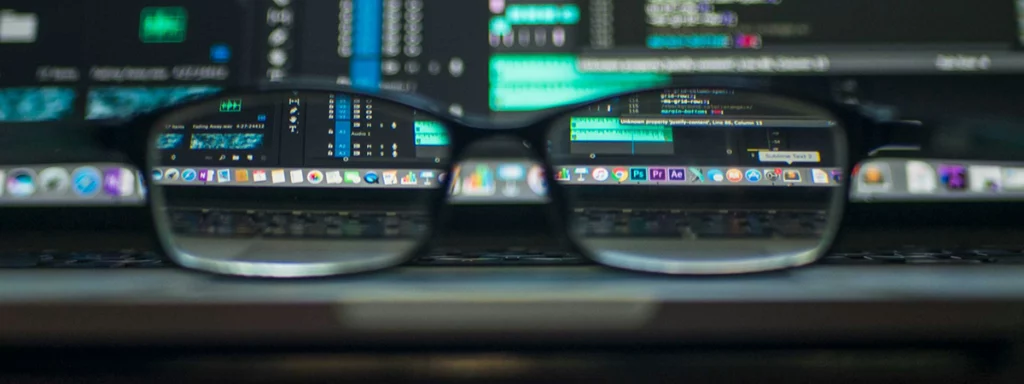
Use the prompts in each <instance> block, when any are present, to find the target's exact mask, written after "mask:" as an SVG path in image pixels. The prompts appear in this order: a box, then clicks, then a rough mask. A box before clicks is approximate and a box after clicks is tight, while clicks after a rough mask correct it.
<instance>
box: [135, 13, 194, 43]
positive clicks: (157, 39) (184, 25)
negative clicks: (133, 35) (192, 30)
mask: <svg viewBox="0 0 1024 384" xmlns="http://www.w3.org/2000/svg"><path fill="white" fill-rule="evenodd" d="M187 30H188V11H186V10H185V8H184V7H146V8H143V9H142V14H141V15H140V18H139V39H140V40H142V42H143V43H147V44H161V43H163V44H166V43H181V42H184V41H185V32H186V31H187Z"/></svg>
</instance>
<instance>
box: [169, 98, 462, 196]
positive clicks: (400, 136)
mask: <svg viewBox="0 0 1024 384" xmlns="http://www.w3.org/2000/svg"><path fill="white" fill-rule="evenodd" d="M195 108H196V109H199V110H198V111H195V112H194V114H192V116H194V117H191V118H189V119H187V120H182V121H176V120H174V121H167V122H165V123H164V132H163V133H162V134H161V135H160V136H159V138H158V143H159V144H158V145H159V147H160V150H161V160H160V165H161V166H160V167H157V169H155V170H153V172H154V179H156V180H157V181H158V182H161V183H165V184H172V185H187V186H200V185H211V186H253V187H255V186H279V187H296V186H305V187H315V186H320V187H369V188H373V187H390V188H410V187H436V186H438V185H439V184H440V177H441V176H442V175H441V174H440V169H439V168H440V167H441V165H440V164H441V162H442V161H443V160H445V158H446V157H447V154H448V147H447V146H448V136H447V134H446V132H445V130H444V127H443V126H442V125H441V124H440V123H439V122H437V121H436V120H433V119H431V118H430V117H429V116H425V115H423V114H421V113H418V112H417V111H416V110H415V109H412V108H408V107H404V106H400V105H397V104H394V103H391V102H388V101H384V100H377V99H375V98H371V97H357V96H353V95H350V94H344V93H330V92H283V93H273V94H263V95H259V96H251V97H239V98H224V99H223V100H220V101H219V102H214V103H210V104H206V105H201V106H197V107H195Z"/></svg>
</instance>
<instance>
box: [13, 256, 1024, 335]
mask: <svg viewBox="0 0 1024 384" xmlns="http://www.w3.org/2000/svg"><path fill="white" fill-rule="evenodd" d="M1022 277H1024V267H1005V266H1003V267H1000V266H978V267H940V266H936V267H930V266H903V267H892V266H878V267H875V266H866V267H858V266H814V267H809V268H804V269H800V270H793V271H786V272H776V273H769V274H759V275H748V276H732V277H701V278H688V277H660V276H652V275H644V274H637V273H630V272H621V271H614V270H610V269H606V268H602V267H559V268H550V267H549V268H528V267H522V268H516V267H502V268H486V267H484V268H481V267H477V268H423V267H420V268H416V267H408V268H401V269H395V270H391V271H387V272H381V273H373V274H365V275H360V276H350V277H345V278H332V279H317V280H303V281H267V280H247V279H238V278H227V277H219V276H212V275H206V274H200V273H195V272H189V271H183V270H175V269H167V270H7V271H0V288H2V289H0V324H3V326H2V327H0V344H7V343H15V344H17V343H27V342H48V341H53V342H57V341H59V342H61V343H76V342H82V343H115V344H116V343H130V342H138V341H139V340H142V339H146V340H152V341H154V342H160V343H172V344H174V343H200V344H201V343H242V344H245V343H252V342H284V343H314V344H336V343H342V344H346V345H360V344H373V345H381V343H410V342H412V343H438V342H443V343H446V344H450V343H470V344H472V343H478V342H492V343H493V342H496V341H505V342H512V343H558V342H560V341H564V342H570V343H579V342H597V343H606V342H615V341H622V342H624V341H626V340H632V341H634V342H636V341H649V342H655V343H659V342H666V341H672V342H680V341H694V342H702V341H704V342H711V341H714V342H720V341H730V340H731V341H736V342H741V341H742V342H750V341H759V342H761V341H763V342H772V341H784V340H789V341H792V340H795V339H799V340H819V341H820V340H826V339H828V340H837V341H840V340H847V341H857V340H860V341H863V340H865V338H874V339H878V338H882V339H908V340H915V339H917V340H920V339H928V340H936V339H942V340H945V339H957V340H963V339H971V340H974V339H978V340H982V339H983V340H993V339H1006V338H1014V339H1016V338H1017V337H1018V334H1019V333H1020V332H1021V331H1024V278H1022ZM1020 336H1024V335H1020Z"/></svg>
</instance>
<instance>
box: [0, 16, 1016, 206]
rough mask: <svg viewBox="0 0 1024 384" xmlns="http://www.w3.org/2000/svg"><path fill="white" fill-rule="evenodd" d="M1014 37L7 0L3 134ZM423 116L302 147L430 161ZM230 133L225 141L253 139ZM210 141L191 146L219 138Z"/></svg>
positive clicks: (846, 67) (658, 74) (989, 63)
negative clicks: (232, 99)
mask: <svg viewBox="0 0 1024 384" xmlns="http://www.w3.org/2000/svg"><path fill="white" fill-rule="evenodd" d="M850 31H857V32H856V33H850ZM1022 44H1024V2H1021V1H1019V0H985V1H981V2H976V3H972V4H971V5H970V6H965V5H964V3H963V2H961V1H953V0H904V1H900V2H898V4H896V3H890V2H878V1H873V0H850V1H843V2H827V3H826V2H820V1H778V0H744V1H735V0H586V1H584V0H576V1H568V0H566V1H558V0H550V1H539V0H486V1H485V0H480V1H476V0H451V1H425V0H325V1H300V0H252V1H208V0H41V1H29V0H14V1H8V2H4V3H3V4H0V57H4V58H12V57H13V58H17V60H0V130H20V131H22V132H26V129H31V130H33V131H36V130H38V131H39V132H47V133H50V132H52V134H53V135H59V134H60V131H61V129H64V128H66V127H68V126H72V125H76V124H82V123H85V122H89V121H96V120H106V119H123V118H127V117H130V116H133V115H134V114H137V113H143V112H147V111H152V110H155V109H158V108H160V107H165V106H170V105H175V104H179V103H182V102H185V101H188V100H192V99H196V98H204V97H209V96H211V95H214V94H217V93H219V92H221V91H222V90H224V89H227V88H230V87H234V86H244V85H248V84H255V83H258V82H262V81H267V80H287V79H290V78H315V79H319V80H322V81H324V82H327V83H333V84H342V85H352V86H355V87H360V88H363V89H388V90H396V91H403V92H410V93H417V94H420V95H423V96H426V97H429V98H432V99H435V100H437V101H438V102H440V103H442V104H443V106H444V107H445V108H447V109H449V110H450V111H451V112H452V113H454V114H489V115H491V116H494V117H496V118H500V117H502V116H505V115H510V114H519V113H526V112H529V111H535V110H538V109H543V108H549V107H553V106H557V105H563V104H568V103H573V102H579V101H583V100H592V99H596V98H599V97H600V96H602V95H610V94H615V93H622V92H625V91H628V90H631V89H638V88H646V87H651V86H659V85H668V84H671V83H672V82H673V80H674V79H681V78H688V77H691V76H692V75H695V74H707V75H733V74H744V75H777V74H786V75H874V74H879V75H899V74H915V75H920V74H939V73H958V74H963V73H977V74H984V73H993V74H997V73H1019V72H1021V71H1024V53H1022V52H1021V50H1020V47H1021V45H1022ZM822 92H823V93H826V94H827V92H828V91H827V90H823V91H822ZM336 101H337V102H340V103H342V105H344V100H336ZM228 107H230V105H228ZM243 108H244V107H243ZM277 113H280V112H277ZM309 113H314V112H309ZM255 117H257V118H258V117H259V116H258V114H257V115H256V116H255ZM268 118H269V116H268ZM593 121H598V120H590V122H593ZM580 122H581V123H583V125H584V126H585V125H586V124H588V123H587V122H584V121H583V120H581V121H580ZM254 123H259V121H258V119H257V120H256V121H254ZM420 124H421V125H422V126H421V127H414V128H417V129H421V131H422V132H424V133H423V134H422V135H421V136H419V137H413V136H411V135H406V136H405V138H404V139H403V140H392V142H390V143H386V142H384V141H381V142H376V141H372V140H369V141H368V140H363V139H359V138H358V137H359V136H355V135H352V137H353V139H352V140H351V141H347V140H345V139H342V140H340V141H339V140H337V137H338V136H339V135H337V134H335V135H334V138H335V139H334V140H333V141H332V140H331V139H330V138H315V136H316V135H321V134H322V135H331V134H329V133H315V134H314V133H310V134H309V135H307V136H306V140H307V141H310V142H312V144H309V145H308V146H306V147H305V148H307V151H306V153H309V154H315V155H310V156H312V157H310V160H309V161H320V160H315V158H316V157H317V156H321V157H323V158H327V159H330V158H334V157H335V156H339V154H344V153H346V151H348V152H347V153H349V154H350V157H352V158H360V157H369V156H371V155H374V156H377V157H381V156H382V155H381V153H382V152H383V153H384V155H383V156H386V155H388V154H390V153H389V152H396V151H397V152H398V153H399V155H400V156H402V157H404V156H407V155H411V154H412V153H413V152H417V153H418V152H420V151H425V152H424V155H425V156H426V157H428V158H429V154H426V152H430V151H431V149H430V147H438V146H439V145H423V144H419V145H418V144H415V143H414V142H412V141H413V140H421V142H423V141H426V142H434V144H438V143H437V141H438V139H437V137H436V135H433V136H431V134H429V132H433V131H436V127H430V126H429V124H428V123H420ZM137 128H139V129H144V127H137ZM352 129H353V131H352V133H353V134H358V133H359V128H352ZM643 134H644V137H642V138H638V139H639V140H633V142H636V143H638V144H637V148H639V149H638V150H639V151H655V152H656V151H664V150H666V149H665V148H666V145H665V143H664V141H665V137H664V133H661V134H660V135H662V138H661V140H662V143H661V144H660V145H659V144H657V140H658V135H659V133H658V132H656V130H651V129H644V130H643ZM672 134H673V135H680V134H681V133H679V132H678V130H674V132H673V133H672ZM592 135H593V133H592V132H588V131H587V130H586V129H584V128H580V135H579V136H578V137H582V139H579V140H577V143H576V145H575V148H576V149H577V150H581V151H584V152H586V151H587V150H590V148H587V147H588V146H593V145H595V144H593V143H590V141H592V140H590V139H588V137H591V138H592V137H593V136H592ZM648 135H651V136H650V137H647V136H648ZM340 136H341V137H346V136H345V135H340ZM234 137H235V139H233V140H236V141H234V142H232V144H231V145H232V146H245V145H256V144H257V140H256V139H253V140H248V139H246V137H250V138H252V136H234ZM212 138H213V137H212V136H192V137H189V138H188V140H189V142H188V143H187V144H188V145H190V146H191V145H193V144H195V145H197V146H200V147H210V148H214V149H213V151H214V152H215V151H216V147H218V146H224V145H225V144H224V143H222V142H220V143H218V140H219V139H218V140H211V139H212ZM167 139H168V140H169V141H171V142H173V140H174V136H168V137H167ZM192 140H195V142H194V143H193V142H192ZM263 140H267V141H265V142H263V143H262V144H260V145H265V146H274V145H283V144H284V143H283V141H282V142H280V143H278V142H274V141H273V140H272V139H269V138H264V139H263ZM780 140H783V141H785V140H784V139H780ZM385 141H386V140H385ZM171 142H167V143H165V144H166V145H171ZM612 142H614V140H613V141H612ZM673 142H674V143H681V142H685V140H680V139H678V138H676V139H675V140H674V141H673ZM769 144H770V143H768V144H764V143H759V144H758V145H753V144H750V145H751V146H754V147H766V146H767V147H766V148H773V147H772V146H771V145H769ZM783 144H784V143H783ZM382 145H383V146H384V148H381V146H382ZM388 145H392V146H394V145H397V146H398V148H397V149H396V148H388ZM631 145H632V144H631ZM331 146H333V148H331ZM357 146H359V148H356V147H357ZM366 146H375V147H374V148H367V147H366ZM598 146H599V147H602V148H596V149H595V150H596V151H598V152H600V151H611V152H616V151H621V150H623V147H624V144H622V142H621V140H620V142H619V144H611V142H602V144H600V145H598ZM282 148H283V147H282ZM736 148H737V149H736V150H737V151H739V152H742V151H744V150H747V149H750V148H749V147H747V148H744V147H742V146H738V147H736ZM633 149H634V148H632V147H631V148H630V150H633ZM675 149H676V150H682V149H683V148H680V147H677V148H675ZM759 149H760V148H759ZM688 150H694V151H697V152H694V153H695V154H699V153H700V151H701V150H703V148H689V149H688ZM228 152H230V151H228ZM256 152H258V151H253V153H254V155H253V156H254V160H253V161H257V160H261V161H262V158H263V156H264V155H263V154H258V156H257V153H256ZM356 152H358V153H359V155H356ZM281 153H282V154H285V153H287V151H283V152H281ZM267 156H269V155H267ZM292 156H294V155H292ZM304 156H305V155H304ZM226 159H227V161H228V162H231V161H236V160H233V159H234V156H227V157H226ZM215 161H220V160H219V156H218V159H217V160H215ZM237 161H238V162H243V161H249V160H248V155H245V156H240V157H239V160H237ZM30 163H31V162H30V160H29V159H26V165H27V164H30ZM227 165H231V166H235V167H242V166H248V164H244V163H239V164H226V165H225V166H227ZM473 168H476V167H473ZM495 171H497V169H491V172H492V173H496V174H497V172H495ZM512 173H515V172H512ZM510 174H511V173H510ZM73 198H74V196H73V195H69V199H73ZM0 200H3V201H5V202H6V201H7V200H8V199H6V198H5V197H2V196H0Z"/></svg>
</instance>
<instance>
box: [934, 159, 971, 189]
mask: <svg viewBox="0 0 1024 384" xmlns="http://www.w3.org/2000/svg"><path fill="white" fill-rule="evenodd" d="M939 180H941V181H942V184H943V185H945V186H946V188H947V189H949V190H953V191H962V190H964V189H966V188H967V167H965V166H963V165H951V164H940V165H939Z"/></svg>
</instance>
